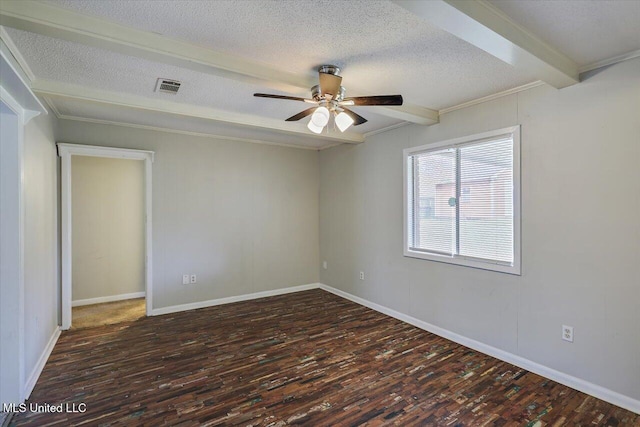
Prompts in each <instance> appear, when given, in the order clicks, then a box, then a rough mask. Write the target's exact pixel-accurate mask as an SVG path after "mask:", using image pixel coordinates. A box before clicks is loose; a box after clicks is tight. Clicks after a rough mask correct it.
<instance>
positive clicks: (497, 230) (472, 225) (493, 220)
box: [405, 132, 519, 274]
mask: <svg viewBox="0 0 640 427" xmlns="http://www.w3.org/2000/svg"><path fill="white" fill-rule="evenodd" d="M514 136H515V137H514ZM516 139H518V140H517V141H516ZM516 143H518V144H519V132H518V133H514V132H509V133H502V134H495V135H490V136H487V135H483V136H481V137H480V138H477V139H475V138H474V137H470V138H465V139H463V140H462V141H456V142H455V143H452V144H448V145H447V144H445V143H441V144H436V147H435V148H434V147H433V146H432V147H431V148H429V147H428V146H426V147H417V148H415V149H409V150H405V155H406V160H405V161H406V162H407V163H406V177H405V178H406V184H407V185H406V194H405V196H406V197H405V200H406V212H407V215H406V217H405V219H406V222H407V224H406V227H405V229H406V233H407V234H406V243H407V247H406V248H405V254H406V255H409V256H416V257H418V258H427V259H435V260H438V261H445V262H448V261H447V259H452V260H455V262H454V263H456V264H463V265H471V266H477V267H480V268H488V269H493V270H498V271H505V272H515V273H516V274H519V263H518V266H517V267H518V270H517V271H516V269H510V267H514V266H515V265H516V255H517V254H516V250H515V249H516V246H517V245H516V243H517V242H516V235H515V231H516V230H515V228H516V227H515V224H516V215H515V214H516V213H519V210H518V211H517V212H516V210H515V209H514V207H515V206H516V200H515V197H514V196H515V195H516V194H515V193H514V188H515V187H516V185H515V184H516V178H518V181H519V176H516V174H519V167H517V168H514V165H516V166H517V165H519V159H515V158H514V153H519V149H518V150H516V149H515V148H516V147H515V145H516ZM487 265H493V266H503V267H504V268H495V267H487Z"/></svg>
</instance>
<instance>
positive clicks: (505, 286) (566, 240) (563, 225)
mask: <svg viewBox="0 0 640 427" xmlns="http://www.w3.org/2000/svg"><path fill="white" fill-rule="evenodd" d="M639 112H640V59H635V60H631V61H626V62H623V63H619V64H617V65H614V66H611V67H608V68H606V69H601V70H598V71H596V72H593V73H592V74H591V75H589V76H585V78H584V80H583V82H582V83H580V84H578V85H575V86H571V87H568V88H565V89H562V90H556V89H553V88H550V87H548V86H541V87H537V88H534V89H530V90H527V91H525V92H520V93H518V94H514V95H509V96H505V97H502V98H499V99H496V100H493V101H489V102H486V103H483V104H480V105H476V106H472V107H468V108H465V109H462V110H457V111H454V112H451V113H447V114H444V115H442V117H441V123H440V124H438V125H434V126H430V127H421V126H416V125H413V126H406V127H402V128H399V129H396V130H392V131H389V132H385V133H381V134H378V135H375V136H373V137H370V138H367V142H366V143H365V144H362V145H358V146H353V145H342V146H339V147H335V148H331V149H328V150H324V151H322V152H321V154H320V172H321V178H320V183H321V187H320V188H321V192H320V209H321V211H320V243H321V259H323V260H327V261H328V267H329V268H328V269H327V270H321V281H322V282H323V283H325V284H328V285H331V286H334V287H337V288H339V289H342V290H344V291H346V292H349V293H351V294H354V295H357V296H359V297H362V298H365V299H367V300H370V301H372V302H375V303H378V304H381V305H384V306H387V307H389V308H392V309H395V310H397V311H400V312H402V313H405V314H408V315H410V316H413V317H415V318H417V319H420V320H422V321H425V322H428V323H431V324H433V325H436V326H439V327H441V328H444V329H447V330H449V331H452V332H455V333H457V334H460V335H463V336H465V337H468V338H472V339H474V340H477V341H480V342H482V343H485V344H488V345H491V346H494V347H497V348H498V349H501V350H505V351H508V352H510V353H513V354H515V355H518V356H521V357H524V358H527V359H529V360H531V361H534V362H537V363H540V364H542V365H546V366H548V367H551V368H553V369H556V370H558V371H561V372H563V373H566V374H569V375H572V376H575V377H578V378H581V379H584V380H586V381H589V382H592V383H595V384H597V385H601V386H604V387H606V388H609V389H611V390H613V391H616V392H619V393H622V394H623V395H626V396H629V397H632V398H634V399H640V357H638V355H640V328H638V325H640V310H638V303H639V302H640V269H639V268H638V265H640V221H639V220H638V215H639V214H638V213H639V212H640V167H638V163H639V160H640V120H639V116H638V114H639ZM516 124H521V125H522V147H521V148H522V156H521V165H522V185H521V188H522V276H513V275H510V274H502V273H496V272H490V271H483V270H478V269H473V268H469V267H463V266H456V265H449V264H443V263H438V262H433V261H427V260H421V259H414V258H406V257H404V256H403V248H402V244H403V243H402V180H403V178H402V163H403V158H402V150H403V149H404V148H407V147H414V146H419V145H423V144H427V143H435V142H438V141H442V140H447V139H451V138H455V137H461V136H465V135H472V134H476V133H479V132H484V131H490V130H494V129H500V128H504V127H508V126H512V125H516ZM359 271H365V273H366V280H365V281H361V280H358V272H359ZM563 324H565V325H571V326H573V327H574V328H575V342H574V343H572V344H570V343H567V342H564V341H562V340H561V338H560V337H561V326H562V325H563Z"/></svg>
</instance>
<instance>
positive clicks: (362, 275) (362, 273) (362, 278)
mask: <svg viewBox="0 0 640 427" xmlns="http://www.w3.org/2000/svg"><path fill="white" fill-rule="evenodd" d="M360 280H364V271H361V272H360Z"/></svg>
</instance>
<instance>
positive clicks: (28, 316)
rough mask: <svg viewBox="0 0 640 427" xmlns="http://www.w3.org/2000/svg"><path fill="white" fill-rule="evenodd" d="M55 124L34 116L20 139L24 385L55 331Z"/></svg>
mask: <svg viewBox="0 0 640 427" xmlns="http://www.w3.org/2000/svg"><path fill="white" fill-rule="evenodd" d="M56 123H57V120H56V119H55V117H54V116H53V114H52V113H49V114H48V115H46V116H43V115H40V116H38V117H36V118H34V119H32V120H31V121H30V122H29V123H28V124H27V126H26V128H25V134H24V206H25V208H24V209H25V217H24V221H25V222H24V229H25V234H24V294H25V300H24V308H25V330H24V332H25V381H26V380H28V379H29V377H30V375H31V373H32V372H33V369H34V368H35V367H36V364H37V363H38V360H39V359H40V357H41V356H42V353H43V351H44V350H45V348H46V346H47V343H48V342H49V340H50V339H51V337H52V335H53V333H54V331H55V329H56V328H57V326H58V307H59V280H58V277H59V274H58V199H57V194H58V190H57V188H58V178H57V160H56V146H55V136H54V134H55V130H56ZM3 326H4V325H3Z"/></svg>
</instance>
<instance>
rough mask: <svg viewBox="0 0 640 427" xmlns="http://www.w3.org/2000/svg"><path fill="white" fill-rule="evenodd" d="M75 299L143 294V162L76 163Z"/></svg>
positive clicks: (75, 160) (104, 160) (78, 158)
mask: <svg viewBox="0 0 640 427" xmlns="http://www.w3.org/2000/svg"><path fill="white" fill-rule="evenodd" d="M71 169H72V174H71V203H72V206H71V209H72V214H71V216H72V232H71V236H72V245H71V246H72V250H73V256H72V259H73V262H72V266H73V272H72V285H73V289H72V298H73V300H74V301H77V300H86V299H93V298H100V297H109V296H115V295H122V294H131V293H136V292H144V290H145V288H144V273H145V264H144V255H145V249H144V243H145V227H144V225H145V224H144V215H145V182H144V162H143V161H139V160H126V159H109V158H100V157H89V156H72V157H71Z"/></svg>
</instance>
